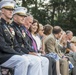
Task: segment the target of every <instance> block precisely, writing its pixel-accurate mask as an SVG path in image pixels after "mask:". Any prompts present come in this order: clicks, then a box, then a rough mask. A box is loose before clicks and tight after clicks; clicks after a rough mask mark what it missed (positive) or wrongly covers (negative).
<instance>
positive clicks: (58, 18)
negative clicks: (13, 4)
mask: <svg viewBox="0 0 76 75" xmlns="http://www.w3.org/2000/svg"><path fill="white" fill-rule="evenodd" d="M38 1H39V0H26V1H25V0H23V6H25V7H27V8H28V10H29V11H28V12H30V13H31V14H32V15H33V16H34V18H36V19H38V20H39V22H40V23H42V24H43V25H45V24H47V23H49V24H51V25H53V26H55V25H59V26H61V27H62V28H63V29H64V30H72V31H73V32H74V34H75V32H76V29H75V27H76V1H75V0H49V2H48V3H47V4H46V3H45V4H44V1H43V2H42V0H40V2H38ZM45 1H46V0H45ZM31 5H34V6H33V7H32V6H31ZM30 6H31V7H30ZM75 35H76V34H75Z"/></svg>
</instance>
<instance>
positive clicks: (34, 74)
mask: <svg viewBox="0 0 76 75" xmlns="http://www.w3.org/2000/svg"><path fill="white" fill-rule="evenodd" d="M0 8H1V13H2V14H1V21H0V65H1V66H3V67H8V68H14V75H42V72H41V70H40V69H41V62H40V61H39V59H38V58H33V59H34V60H35V61H34V60H33V61H32V60H29V59H28V58H29V57H28V58H27V57H26V56H23V54H24V53H23V52H22V51H21V48H20V47H19V44H18V42H17V40H16V39H15V32H14V30H13V28H12V27H11V26H10V24H9V22H10V19H11V18H12V13H13V9H14V1H12V0H3V1H1V2H0ZM31 57H32V56H31ZM36 59H37V60H36ZM30 62H31V64H32V65H30ZM34 63H35V64H34ZM30 66H31V67H30ZM28 70H29V71H28ZM28 72H29V73H28Z"/></svg>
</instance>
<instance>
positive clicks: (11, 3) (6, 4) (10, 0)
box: [0, 0, 15, 9]
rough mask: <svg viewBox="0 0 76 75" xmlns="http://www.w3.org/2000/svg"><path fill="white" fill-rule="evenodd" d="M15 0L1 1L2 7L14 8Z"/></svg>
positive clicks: (0, 6) (0, 5)
mask: <svg viewBox="0 0 76 75" xmlns="http://www.w3.org/2000/svg"><path fill="white" fill-rule="evenodd" d="M14 6H15V1H13V0H2V1H1V2H0V8H10V9H14Z"/></svg>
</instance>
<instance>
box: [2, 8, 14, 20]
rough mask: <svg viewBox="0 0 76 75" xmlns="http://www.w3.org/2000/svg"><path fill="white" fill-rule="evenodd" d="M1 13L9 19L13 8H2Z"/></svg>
mask: <svg viewBox="0 0 76 75" xmlns="http://www.w3.org/2000/svg"><path fill="white" fill-rule="evenodd" d="M2 14H3V15H4V17H5V18H6V19H11V18H12V14H13V9H5V8H2Z"/></svg>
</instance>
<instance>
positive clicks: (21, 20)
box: [14, 15, 25, 25]
mask: <svg viewBox="0 0 76 75" xmlns="http://www.w3.org/2000/svg"><path fill="white" fill-rule="evenodd" d="M14 17H15V19H14V20H15V22H16V23H18V24H19V25H23V23H24V18H25V16H20V15H14Z"/></svg>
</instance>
